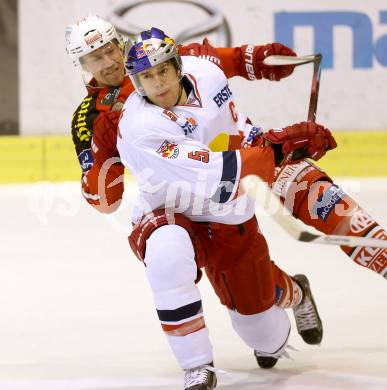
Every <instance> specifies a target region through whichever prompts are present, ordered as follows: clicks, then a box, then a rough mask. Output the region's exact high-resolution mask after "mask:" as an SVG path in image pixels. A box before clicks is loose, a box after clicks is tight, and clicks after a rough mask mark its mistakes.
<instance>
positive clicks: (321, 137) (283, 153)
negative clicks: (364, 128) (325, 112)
mask: <svg viewBox="0 0 387 390" xmlns="http://www.w3.org/2000/svg"><path fill="white" fill-rule="evenodd" d="M263 137H264V139H265V140H266V141H269V142H270V143H271V144H273V146H274V147H273V149H274V153H275V161H276V165H280V164H281V163H282V162H289V161H288V160H291V161H294V160H297V159H301V158H305V157H310V158H312V159H313V160H319V159H320V158H321V157H322V156H324V155H325V153H326V152H327V151H328V150H331V149H334V148H335V147H336V146H337V144H336V141H335V139H334V138H333V136H332V134H331V132H330V131H329V130H328V129H326V128H325V127H324V126H321V125H319V124H317V123H314V122H301V123H296V124H294V125H291V126H288V127H284V128H282V129H275V130H273V129H272V130H269V131H268V132H266V133H264V134H263ZM276 145H277V146H276ZM293 152H294V157H293V158H291V154H292V153H293ZM297 155H298V157H297Z"/></svg>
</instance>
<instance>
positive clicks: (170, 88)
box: [138, 61, 181, 109]
mask: <svg viewBox="0 0 387 390" xmlns="http://www.w3.org/2000/svg"><path fill="white" fill-rule="evenodd" d="M138 80H139V81H140V83H141V86H142V87H143V88H144V91H145V94H146V96H147V97H148V99H149V100H150V101H151V102H152V103H153V104H156V105H157V106H159V107H162V108H166V109H171V108H172V107H173V106H174V105H175V104H176V103H177V101H178V100H179V97H180V94H181V85H180V78H179V75H178V71H177V70H176V68H175V66H174V65H173V63H172V62H171V61H167V62H164V63H162V64H159V65H156V66H155V67H153V68H151V69H148V70H145V71H143V72H141V73H139V74H138Z"/></svg>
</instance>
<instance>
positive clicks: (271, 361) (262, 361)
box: [254, 351, 278, 368]
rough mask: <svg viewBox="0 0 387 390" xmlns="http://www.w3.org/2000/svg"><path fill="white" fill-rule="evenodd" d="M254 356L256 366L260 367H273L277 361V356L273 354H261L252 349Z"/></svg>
mask: <svg viewBox="0 0 387 390" xmlns="http://www.w3.org/2000/svg"><path fill="white" fill-rule="evenodd" d="M254 356H255V359H256V360H257V364H258V366H259V367H261V368H273V367H274V366H275V365H276V364H277V362H278V358H276V357H274V356H266V355H261V354H260V353H259V352H258V351H254Z"/></svg>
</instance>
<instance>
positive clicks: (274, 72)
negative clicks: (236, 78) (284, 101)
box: [241, 42, 296, 81]
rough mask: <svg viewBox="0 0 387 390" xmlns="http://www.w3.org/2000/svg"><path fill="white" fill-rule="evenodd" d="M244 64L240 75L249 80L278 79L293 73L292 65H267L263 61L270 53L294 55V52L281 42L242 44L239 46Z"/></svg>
mask: <svg viewBox="0 0 387 390" xmlns="http://www.w3.org/2000/svg"><path fill="white" fill-rule="evenodd" d="M241 49H242V53H243V58H244V64H243V68H244V69H243V70H242V72H241V73H242V76H243V77H245V78H248V79H250V80H255V79H257V80H261V79H262V78H263V79H267V80H271V81H279V80H281V79H283V78H285V77H288V76H290V75H291V74H292V73H293V70H294V66H293V65H283V66H269V65H265V64H264V63H263V60H264V59H265V58H266V57H269V56H271V55H274V54H275V55H283V56H295V55H296V53H295V52H294V51H293V50H292V49H290V48H288V47H287V46H284V45H282V44H281V43H276V42H274V43H270V44H268V45H264V46H251V45H244V46H242V47H241Z"/></svg>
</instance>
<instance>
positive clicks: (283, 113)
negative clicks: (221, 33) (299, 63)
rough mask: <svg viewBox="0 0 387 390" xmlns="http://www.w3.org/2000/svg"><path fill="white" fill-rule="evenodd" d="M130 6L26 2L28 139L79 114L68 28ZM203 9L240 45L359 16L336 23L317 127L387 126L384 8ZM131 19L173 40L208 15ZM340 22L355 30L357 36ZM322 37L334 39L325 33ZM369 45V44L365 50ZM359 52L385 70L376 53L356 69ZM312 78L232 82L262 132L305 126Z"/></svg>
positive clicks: (174, 7) (278, 5) (141, 13)
mask: <svg viewBox="0 0 387 390" xmlns="http://www.w3.org/2000/svg"><path fill="white" fill-rule="evenodd" d="M123 2H124V1H117V0H83V1H76V0H68V1H66V2H59V1H49V2H48V1H43V0H20V1H19V23H20V61H21V63H20V77H21V83H20V85H21V93H20V95H21V108H20V114H21V133H22V134H52V133H53V134H56V133H62V134H65V133H68V132H69V126H70V120H71V116H72V113H73V111H74V109H75V108H76V106H77V105H78V104H79V103H80V101H81V98H82V97H83V95H84V93H85V91H84V88H83V86H82V81H81V78H80V75H79V72H78V71H77V70H75V69H74V68H73V66H72V64H71V61H70V60H69V58H67V56H66V53H65V50H64V30H65V27H66V25H67V24H69V23H73V22H75V21H76V20H77V19H79V18H80V17H82V16H85V15H87V14H88V13H89V12H93V13H97V14H99V15H101V16H104V17H108V16H109V15H110V13H111V11H112V7H115V6H117V5H119V4H122V3H123ZM206 3H210V4H214V5H215V6H217V7H219V9H220V10H221V12H222V13H223V14H224V15H225V17H226V18H227V20H228V22H229V24H230V27H231V30H232V34H233V44H234V45H241V44H244V43H267V42H272V41H273V40H274V38H275V30H276V29H277V30H278V28H279V27H278V26H277V27H276V25H275V22H274V20H275V19H274V17H275V14H276V13H279V12H283V11H287V12H289V13H295V12H330V13H337V12H346V13H356V14H357V15H358V16H359V18H360V19H359V20H360V21H361V22H362V23H363V24H362V25H361V26H362V27H359V26H358V23H357V22H356V20H354V19H353V18H352V17H351V16H348V17H347V16H345V17H344V16H343V18H344V21H343V20H341V19H342V17H341V16H338V17H339V19H340V20H339V21H338V22H337V23H338V24H337V25H336V26H335V27H334V28H333V44H332V45H333V50H334V66H333V68H332V69H327V70H325V71H323V75H322V84H321V90H320V102H319V108H318V120H319V121H321V122H323V123H325V124H326V125H327V126H328V127H330V128H332V129H355V130H357V129H366V130H367V129H386V128H387V110H385V102H386V101H387V88H386V87H385V86H386V85H387V59H386V56H387V55H386V54H383V53H387V42H386V39H387V38H386V35H387V23H385V21H384V19H383V18H387V16H383V15H384V14H383V15H382V13H383V12H387V6H386V2H385V0H373V1H364V0H351V1H349V0H342V1H340V2H337V1H334V0H326V1H324V2H319V3H316V2H310V1H306V0H291V1H290V0H276V1H270V2H269V1H266V2H258V1H256V0H243V1H240V2H235V1H231V0H211V1H206ZM187 13H188V14H189V17H187ZM128 17H129V18H130V20H131V21H132V22H133V23H135V24H137V25H139V26H142V27H144V28H145V27H150V26H151V25H157V26H158V27H161V28H163V29H165V30H166V31H167V32H169V33H170V34H171V35H175V34H177V33H179V32H181V30H182V27H181V26H182V25H184V26H185V27H184V28H188V27H190V26H191V23H192V25H194V24H196V23H198V22H200V21H202V20H203V12H201V11H200V10H199V9H198V8H195V7H192V6H188V5H187V4H177V3H176V2H171V1H166V2H165V4H162V3H157V4H152V5H146V6H143V7H142V8H138V9H136V10H134V11H133V13H132V14H130V15H129V16H128ZM348 18H349V19H348ZM176 20H179V23H176ZM321 20H322V19H321ZM180 21H183V22H184V23H181V22H180ZM340 23H344V24H345V23H352V24H353V29H352V28H351V27H348V26H345V25H339V24H340ZM355 32H356V34H355ZM370 34H371V38H370V37H369V35H370ZM355 35H356V39H355ZM319 36H320V38H322V39H323V40H324V39H325V40H326V39H327V38H326V34H325V35H324V34H322V35H319ZM213 39H215V40H216V37H213ZM313 39H314V33H313V29H312V27H310V26H309V27H308V26H301V27H300V26H299V27H297V28H295V30H294V48H295V49H296V51H297V52H298V53H299V54H310V53H311V52H312V51H313V50H314V45H313ZM367 40H370V41H371V44H367V43H366V44H364V41H367ZM362 42H363V43H362ZM361 44H363V46H361ZM359 45H360V46H359ZM364 45H365V46H364ZM355 47H356V48H357V50H358V52H357V53H363V54H358V55H360V56H365V54H364V53H365V51H366V50H365V49H367V48H368V49H369V50H374V49H375V50H374V51H375V52H377V53H379V55H382V56H384V61H385V64H384V65H383V64H382V63H381V62H380V61H379V60H378V58H377V57H376V55H375V54H371V64H370V65H369V67H366V68H354V64H353V60H352V58H353V56H354V55H355V49H354V48H355ZM359 47H360V49H361V50H360V49H359ZM310 78H311V66H305V67H303V68H302V69H297V71H296V74H295V75H294V76H292V77H291V78H290V79H288V80H284V81H282V82H281V83H271V82H266V81H264V82H256V83H249V82H247V81H245V80H232V81H231V86H232V89H233V91H234V94H235V95H236V97H237V105H238V106H239V108H240V109H241V110H242V111H244V112H246V113H247V114H249V115H250V116H251V118H252V119H253V120H254V121H255V122H257V123H261V124H262V125H263V126H264V127H275V126H281V125H284V124H288V123H290V122H296V121H300V120H304V119H306V116H307V105H308V97H309V88H310Z"/></svg>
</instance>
